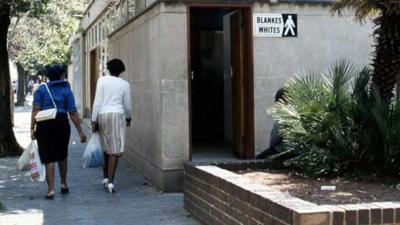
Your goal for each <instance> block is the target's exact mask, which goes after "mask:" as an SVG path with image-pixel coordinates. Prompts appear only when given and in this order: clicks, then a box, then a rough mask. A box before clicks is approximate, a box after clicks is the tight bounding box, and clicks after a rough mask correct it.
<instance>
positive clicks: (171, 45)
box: [109, 3, 372, 190]
mask: <svg viewBox="0 0 400 225" xmlns="http://www.w3.org/2000/svg"><path fill="white" fill-rule="evenodd" d="M329 9H330V8H329V6H321V5H317V4H314V5H307V4H300V5H298V4H263V3H255V4H254V7H253V12H254V13H297V14H298V37H296V38H258V37H257V38H256V37H255V38H254V39H253V41H254V43H253V44H254V87H255V90H254V98H255V135H256V137H255V140H256V151H257V152H260V151H262V150H264V149H265V148H267V146H268V143H269V134H270V131H271V127H272V124H273V120H272V118H271V117H270V116H269V115H268V114H267V113H266V109H267V108H269V107H271V106H272V103H273V99H274V96H275V93H276V91H277V90H278V89H279V88H280V87H281V86H283V85H284V83H285V82H286V81H287V80H288V79H289V78H290V77H292V76H293V75H294V74H295V73H301V72H302V71H304V70H318V69H325V68H327V67H329V66H330V65H332V63H333V62H335V61H336V60H338V59H342V58H347V59H350V60H352V61H353V62H355V63H356V64H357V65H360V66H362V65H366V64H368V63H369V58H370V57H369V53H370V52H371V50H372V48H371V45H372V38H371V32H372V27H371V24H369V23H367V24H364V25H360V24H359V23H357V22H355V21H353V17H352V15H345V16H344V17H343V18H338V17H332V16H331V14H330V12H329ZM187 48H188V47H187V12H186V5H184V4H171V3H168V4H167V3H159V4H157V5H155V6H153V7H152V8H150V9H148V11H146V12H145V13H143V14H142V15H141V16H139V17H138V18H136V19H135V20H134V21H132V22H131V23H130V24H128V25H127V26H125V27H124V28H123V29H121V30H120V31H118V32H117V33H115V34H114V35H113V36H112V37H110V42H109V51H110V54H111V57H118V58H121V59H122V60H123V61H124V62H125V63H126V66H127V71H126V72H125V73H124V74H123V77H124V78H126V79H127V80H128V81H129V82H130V83H131V86H132V99H133V107H134V113H133V115H134V117H133V126H132V127H131V128H129V129H128V132H127V151H126V153H125V155H124V158H125V159H126V160H128V161H129V162H131V164H132V165H133V166H134V168H135V169H136V170H137V171H139V172H140V173H141V174H143V175H144V176H146V177H147V178H149V179H150V180H151V181H152V182H154V183H155V184H156V185H157V186H158V187H159V188H160V189H163V190H179V189H180V185H181V178H182V174H181V170H182V165H183V162H184V161H185V160H187V159H188V158H189V119H188V117H189V103H188V98H189V96H188V79H187V78H188V62H187V60H188V56H187Z"/></svg>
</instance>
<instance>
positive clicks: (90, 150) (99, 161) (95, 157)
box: [82, 132, 104, 168]
mask: <svg viewBox="0 0 400 225" xmlns="http://www.w3.org/2000/svg"><path fill="white" fill-rule="evenodd" d="M82 161H83V162H82V167H83V168H87V167H102V166H103V164H104V159H103V151H102V149H101V143H100V135H99V134H98V133H97V132H96V133H94V134H93V135H92V137H91V138H90V140H89V142H88V144H87V145H86V148H85V152H84V153H83V156H82Z"/></svg>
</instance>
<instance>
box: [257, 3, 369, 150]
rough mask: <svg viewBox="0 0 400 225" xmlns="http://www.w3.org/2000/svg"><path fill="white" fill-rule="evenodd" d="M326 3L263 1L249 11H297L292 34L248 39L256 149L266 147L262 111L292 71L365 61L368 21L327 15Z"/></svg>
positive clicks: (267, 126) (267, 119)
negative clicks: (251, 55) (250, 41)
mask: <svg viewBox="0 0 400 225" xmlns="http://www.w3.org/2000/svg"><path fill="white" fill-rule="evenodd" d="M329 10H330V7H329V5H326V6H322V5H318V4H313V5H308V4H300V5H299V4H263V3H257V4H255V5H254V8H253V13H297V17H298V37H297V38H258V37H257V38H254V39H253V40H254V88H255V90H254V95H255V102H254V104H255V110H254V111H255V135H256V137H255V138H256V151H257V152H260V151H262V150H264V149H266V148H267V147H268V145H269V135H270V132H271V128H272V124H273V120H272V118H271V116H270V115H268V114H267V113H266V109H267V108H270V107H271V106H272V104H273V101H274V97H275V93H276V91H277V90H278V89H279V88H280V87H282V86H283V85H284V83H285V82H286V81H287V80H288V79H289V78H290V77H293V76H294V74H301V73H302V72H303V71H306V70H308V71H316V70H324V69H326V68H328V67H329V66H331V65H332V64H333V63H334V62H335V61H337V60H340V59H349V60H351V61H352V62H354V63H355V64H357V65H358V66H364V65H367V64H369V60H370V53H371V51H372V47H371V46H372V38H371V34H372V25H371V23H366V24H363V25H361V24H360V23H358V22H357V21H354V19H353V14H351V13H350V14H346V15H344V16H343V17H342V18H338V17H337V16H332V15H331V13H330V12H329Z"/></svg>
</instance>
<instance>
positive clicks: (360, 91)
mask: <svg viewBox="0 0 400 225" xmlns="http://www.w3.org/2000/svg"><path fill="white" fill-rule="evenodd" d="M371 75H372V71H371V70H370V69H369V68H367V67H365V68H363V69H362V70H356V69H355V67H354V66H352V65H351V64H349V63H348V62H346V61H341V62H338V63H337V64H335V65H334V66H333V67H332V68H331V69H330V70H328V72H326V73H323V74H321V75H320V74H316V73H311V74H308V75H305V76H301V77H296V78H293V79H292V80H290V81H289V83H288V85H287V94H286V95H285V98H286V101H287V102H280V103H277V104H276V105H275V106H274V107H273V108H272V109H271V110H270V113H271V114H272V116H273V118H274V119H275V120H277V121H278V123H279V128H280V132H281V134H282V136H283V138H284V145H285V146H284V148H285V149H286V152H285V153H283V155H285V154H288V153H290V154H294V155H295V157H294V158H291V159H289V160H287V161H286V162H285V163H286V164H287V165H289V166H292V167H295V168H298V169H301V170H303V171H305V172H306V173H308V174H309V175H313V176H337V175H345V174H354V173H359V172H360V173H363V172H364V173H371V172H373V173H382V174H386V175H393V176H398V175H399V172H400V139H399V138H398V137H399V136H400V100H390V101H389V102H388V100H387V99H384V98H381V96H380V93H379V90H378V89H377V88H376V87H375V85H374V84H373V83H371ZM370 90H371V91H370Z"/></svg>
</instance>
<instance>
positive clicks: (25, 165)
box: [16, 141, 33, 171]
mask: <svg viewBox="0 0 400 225" xmlns="http://www.w3.org/2000/svg"><path fill="white" fill-rule="evenodd" d="M32 146H33V141H32V142H31V143H30V144H29V145H28V147H27V148H26V149H25V150H24V152H23V153H22V154H21V156H20V157H19V159H18V161H17V165H16V166H17V169H18V170H22V171H24V170H29V165H30V155H31V149H32Z"/></svg>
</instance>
